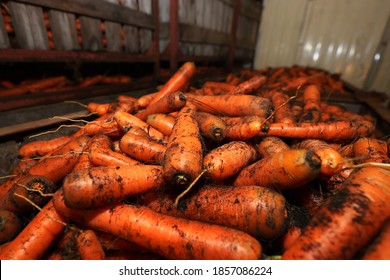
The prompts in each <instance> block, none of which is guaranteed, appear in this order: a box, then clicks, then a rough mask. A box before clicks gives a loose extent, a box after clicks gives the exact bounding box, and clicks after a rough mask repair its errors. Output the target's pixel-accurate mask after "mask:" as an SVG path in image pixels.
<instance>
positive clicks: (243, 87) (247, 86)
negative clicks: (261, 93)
mask: <svg viewBox="0 0 390 280" xmlns="http://www.w3.org/2000/svg"><path fill="white" fill-rule="evenodd" d="M266 81H267V78H266V77H265V76H262V75H255V76H253V77H252V78H250V79H248V80H246V81H244V82H242V83H240V84H238V85H237V86H236V87H235V88H233V89H232V90H230V91H229V92H228V93H227V94H251V93H253V92H255V91H256V90H257V89H258V88H260V87H261V86H262V85H264V84H265V82H266Z"/></svg>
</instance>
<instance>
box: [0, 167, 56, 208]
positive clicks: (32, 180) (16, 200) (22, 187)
mask: <svg viewBox="0 0 390 280" xmlns="http://www.w3.org/2000/svg"><path fill="white" fill-rule="evenodd" d="M56 190H57V187H56V186H55V185H54V184H53V182H51V181H50V180H48V179H47V178H46V177H44V176H37V175H26V176H25V177H23V178H21V179H20V180H18V181H15V182H14V184H13V185H12V187H11V189H10V190H9V191H8V192H7V193H6V194H5V196H3V197H2V198H1V199H0V208H1V209H5V210H9V211H12V212H14V213H16V214H25V213H29V212H31V211H32V210H33V206H32V205H31V203H29V202H27V201H26V200H25V199H23V198H21V197H20V196H22V197H24V198H27V199H28V200H30V201H32V202H33V203H35V204H36V205H38V206H43V205H45V204H46V203H47V202H48V201H49V200H50V198H51V196H44V195H45V194H53V193H54V192H55V191H56Z"/></svg>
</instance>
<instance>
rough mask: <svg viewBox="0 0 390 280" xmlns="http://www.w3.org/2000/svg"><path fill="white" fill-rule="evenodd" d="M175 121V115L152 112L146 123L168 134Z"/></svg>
mask: <svg viewBox="0 0 390 280" xmlns="http://www.w3.org/2000/svg"><path fill="white" fill-rule="evenodd" d="M175 121H176V118H175V117H174V116H171V115H167V114H151V115H149V116H148V117H147V118H146V123H148V124H150V125H151V126H152V127H154V128H155V129H157V130H158V131H160V132H161V133H163V134H164V135H167V136H169V135H170V134H171V132H172V128H173V125H174V124H175Z"/></svg>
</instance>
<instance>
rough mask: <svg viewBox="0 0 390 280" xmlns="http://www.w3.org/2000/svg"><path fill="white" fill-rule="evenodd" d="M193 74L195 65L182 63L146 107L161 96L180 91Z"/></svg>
mask: <svg viewBox="0 0 390 280" xmlns="http://www.w3.org/2000/svg"><path fill="white" fill-rule="evenodd" d="M194 73H195V64H194V63H193V62H186V63H184V64H183V65H182V66H181V67H180V68H179V69H178V70H177V71H176V72H175V73H174V74H173V76H172V77H171V78H170V79H169V80H168V81H167V82H166V83H165V84H164V86H163V87H162V88H161V89H160V90H159V91H158V92H157V93H156V95H155V96H153V98H152V99H151V100H150V102H149V104H148V105H147V107H149V106H150V105H152V104H153V103H155V102H156V101H157V100H159V99H161V98H162V97H163V96H165V95H167V94H169V93H171V92H173V91H178V90H181V89H182V88H183V87H184V86H185V85H186V84H187V82H189V81H190V80H191V78H192V76H193V75H194Z"/></svg>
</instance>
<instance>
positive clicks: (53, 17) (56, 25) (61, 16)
mask: <svg viewBox="0 0 390 280" xmlns="http://www.w3.org/2000/svg"><path fill="white" fill-rule="evenodd" d="M49 19H50V26H51V31H52V32H53V40H54V44H55V48H56V49H57V50H78V49H80V46H79V44H78V42H77V30H76V17H75V15H74V14H71V13H66V12H60V11H57V10H49Z"/></svg>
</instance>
